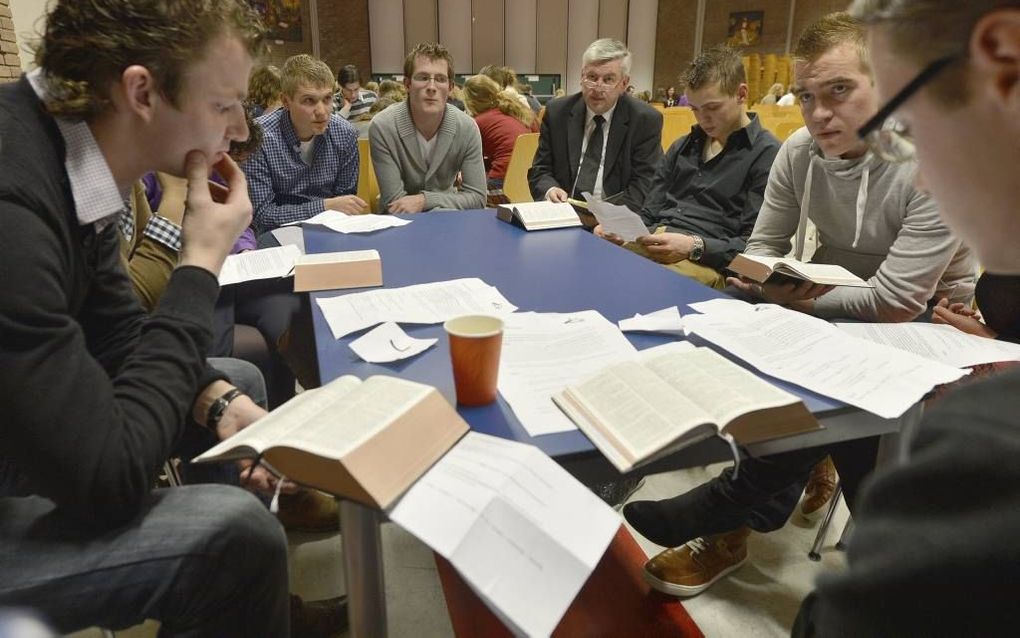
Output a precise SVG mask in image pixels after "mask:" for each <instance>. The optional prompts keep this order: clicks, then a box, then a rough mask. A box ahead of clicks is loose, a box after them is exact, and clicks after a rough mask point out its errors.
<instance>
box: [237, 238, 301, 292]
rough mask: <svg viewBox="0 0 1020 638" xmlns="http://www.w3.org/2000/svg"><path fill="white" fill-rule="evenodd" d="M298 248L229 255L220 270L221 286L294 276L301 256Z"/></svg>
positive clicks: (268, 249)
mask: <svg viewBox="0 0 1020 638" xmlns="http://www.w3.org/2000/svg"><path fill="white" fill-rule="evenodd" d="M301 254H302V253H301V249H300V248H298V247H297V246H293V245H288V246H278V247H276V248H261V249H259V250H248V251H245V252H243V253H239V254H237V255H227V258H226V259H225V260H224V261H223V268H220V277H219V280H220V285H221V286H229V285H231V284H239V283H241V282H243V281H255V280H256V279H282V278H283V277H288V276H290V275H292V274H294V261H295V260H296V259H297V258H298V257H300V256H301Z"/></svg>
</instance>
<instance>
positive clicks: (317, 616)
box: [290, 594, 347, 638]
mask: <svg viewBox="0 0 1020 638" xmlns="http://www.w3.org/2000/svg"><path fill="white" fill-rule="evenodd" d="M346 629H347V596H338V597H337V598H328V599H326V600H313V601H308V602H306V601H304V600H301V597H300V596H295V595H294V594H291V595H290V635H291V638H327V637H328V636H335V635H336V634H339V633H341V632H343V631H345V630H346Z"/></svg>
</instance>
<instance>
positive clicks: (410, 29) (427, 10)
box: [404, 0, 439, 56]
mask: <svg viewBox="0 0 1020 638" xmlns="http://www.w3.org/2000/svg"><path fill="white" fill-rule="evenodd" d="M438 10H439V7H438V6H437V4H436V0H404V55H405V56H406V55H407V53H408V52H410V51H411V49H413V48H414V46H415V45H416V44H418V43H419V42H436V41H437V40H439V20H438V16H437V11H438Z"/></svg>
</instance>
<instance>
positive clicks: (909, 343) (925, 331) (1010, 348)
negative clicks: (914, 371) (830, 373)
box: [836, 321, 1020, 368]
mask: <svg viewBox="0 0 1020 638" xmlns="http://www.w3.org/2000/svg"><path fill="white" fill-rule="evenodd" d="M836 326H837V327H839V328H840V329H841V330H842V331H843V332H845V333H847V334H849V335H853V336H855V337H857V338H859V339H867V340H868V341H873V342H875V343H881V344H883V345H887V346H892V347H893V348H899V349H900V350H906V351H907V352H912V353H914V354H916V355H918V356H921V357H924V358H926V359H931V360H933V361H939V362H941V363H945V364H948V365H951V366H955V367H958V368H968V367H970V366H975V365H978V364H981V363H992V362H995V361H1017V360H1020V344H1016V343H1010V342H1008V341H997V340H995V339H987V338H985V337H979V336H977V335H972V334H968V333H966V332H963V331H961V330H957V329H956V328H954V327H952V326H946V325H939V324H934V323H923V322H917V321H915V322H910V323H837V324H836Z"/></svg>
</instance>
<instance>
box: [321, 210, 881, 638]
mask: <svg viewBox="0 0 1020 638" xmlns="http://www.w3.org/2000/svg"><path fill="white" fill-rule="evenodd" d="M404 217H405V218H407V219H412V220H413V223H411V224H410V225H407V226H404V227H402V228H396V229H387V230H383V231H379V232H375V233H370V234H360V235H359V234H354V235H343V234H339V233H335V232H332V231H330V230H327V229H323V228H317V227H314V226H308V227H305V229H304V237H305V248H306V250H307V252H309V253H318V252H332V251H341V250H362V249H369V248H374V249H376V250H378V251H379V253H380V255H381V257H382V266H383V281H384V283H385V285H386V286H388V287H399V286H407V285H411V284H417V283H424V282H431V281H443V280H448V279H457V278H461V277H478V278H480V279H482V280H484V281H485V282H487V283H489V284H491V285H494V286H496V287H497V288H498V289H499V290H500V292H502V293H503V295H504V296H505V297H506V298H507V299H508V300H510V302H512V303H513V304H515V305H516V306H518V307H519V308H520V309H521V310H522V311H526V310H534V311H540V312H573V311H579V310H588V309H594V310H598V311H599V312H601V313H602V314H603V315H604V316H605V317H606V318H607V319H609V320H610V321H613V322H616V321H618V320H620V319H623V318H626V317H631V316H633V315H634V313H637V312H640V313H648V312H651V311H653V310H659V309H661V308H664V307H667V306H671V305H677V306H679V307H680V312H681V314H683V313H686V312H690V309H689V308H688V307H687V304H690V303H694V302H698V301H705V300H708V299H713V298H717V297H721V296H723V295H722V294H721V293H719V292H716V291H714V290H712V289H710V288H707V287H705V286H703V285H701V284H698V283H696V282H694V281H693V280H690V279H687V278H685V277H682V276H680V275H677V274H676V273H673V272H672V271H669V270H667V269H665V268H663V267H661V266H659V265H658V264H655V263H653V262H651V261H649V260H648V259H645V258H644V257H640V256H638V255H636V254H633V253H631V252H630V251H628V250H625V249H623V248H620V247H618V246H614V245H612V244H611V243H609V242H607V241H604V240H602V239H599V238H597V237H594V236H593V235H591V234H589V233H587V232H585V231H583V230H581V229H579V228H565V229H559V230H548V231H539V232H530V233H529V232H526V231H524V230H521V229H519V228H517V227H515V226H511V225H509V224H505V223H503V222H500V221H499V220H497V219H496V217H495V212H494V211H491V210H485V211H464V212H431V213H427V214H419V215H407V216H404ZM351 292H357V291H343V292H339V291H330V292H320V293H314V294H313V295H312V297H313V300H314V299H317V298H323V297H332V296H336V295H338V294H350V293H351ZM312 307H313V310H312V316H313V321H314V327H315V339H316V347H317V353H318V360H319V371H320V376H321V379H322V381H323V383H325V382H327V381H330V380H332V379H335V378H336V377H338V376H340V375H343V374H354V375H356V376H358V377H360V378H365V377H368V376H371V375H375V374H386V375H396V376H400V377H403V378H407V379H411V380H415V381H420V382H423V383H427V384H429V385H432V386H435V387H437V388H438V389H439V390H440V392H442V394H443V395H444V396H445V397H446V398H447V399H448V400H449V401H450V402H451V403H455V395H454V387H453V376H452V371H451V366H450V360H449V350H448V343H447V340H446V338H445V334H444V332H443V328H442V326H439V325H436V326H408V325H404V326H402V327H403V328H404V329H405V330H406V331H407V332H408V334H410V335H411V336H414V337H438V338H439V343H438V344H437V345H436V346H435V347H433V348H431V349H430V350H428V351H426V352H425V353H423V354H421V355H419V356H417V357H413V358H411V359H409V360H406V361H402V362H398V363H394V364H381V365H380V364H371V363H365V362H363V361H361V360H360V359H359V358H358V357H357V355H355V354H354V353H353V351H351V349H350V348H349V347H348V345H347V344H348V343H350V341H351V340H353V339H355V338H357V337H358V336H360V335H361V334H362V333H361V332H359V333H355V334H354V335H348V336H347V337H344V338H342V339H339V340H336V339H334V338H333V335H332V333H331V332H330V330H329V326H328V325H327V324H326V321H325V319H324V317H323V315H322V312H321V311H320V310H319V308H318V305H317V304H315V303H312ZM627 338H628V339H630V341H631V343H633V344H634V346H635V347H636V348H638V349H644V348H648V347H651V346H655V345H659V344H662V343H665V342H667V341H669V340H670V339H671V338H670V337H665V336H657V335H651V334H635V333H627ZM724 354H726V353H724ZM773 381H774V382H776V383H777V384H778V385H780V386H781V387H783V388H785V389H786V390H788V391H790V392H792V393H794V394H796V395H797V396H799V397H801V398H802V399H803V400H804V403H805V405H807V407H808V409H810V410H811V411H812V412H813V413H814V414H815V415H816V416H817V417H818V419H819V421H820V422H821V423H822V424H823V425H824V426H825V427H824V429H822V430H818V431H815V432H811V433H807V434H801V435H796V436H791V437H785V438H782V439H775V440H773V441H766V442H763V443H760V444H757V445H754V446H751V447H750V448H749V449H748V451H749V452H750V453H751V454H754V455H765V454H773V453H778V452H784V451H788V450H792V449H797V448H805V447H812V446H817V445H822V444H826V443H832V442H835V441H839V440H846V439H852V438H861V437H865V436H871V435H875V434H884V433H888V432H893V431H896V430H898V428H899V421H898V420H896V419H890V420H885V419H880V418H878V417H876V416H874V415H870V414H867V413H864V412H862V411H860V410H857V409H852V408H848V407H846V406H844V405H843V404H841V403H839V402H836V401H833V400H831V399H827V398H825V397H821V396H818V395H816V394H813V393H811V392H808V391H806V390H803V389H801V388H798V387H796V386H791V385H789V384H786V383H783V382H780V381H776V380H775V379H773ZM458 412H459V413H460V414H461V416H462V417H464V419H465V420H466V421H467V422H468V424H469V425H470V426H471V428H472V429H474V430H476V431H479V432H484V433H487V434H492V435H495V436H500V437H504V438H509V439H514V440H517V441H522V442H525V443H530V444H532V445H535V446H537V447H539V448H540V449H541V450H543V451H544V452H546V453H547V454H548V455H549V456H550V457H553V458H555V459H556V460H557V461H558V462H560V463H561V464H562V465H563V466H564V467H565V468H566V469H567V470H568V471H570V472H571V473H572V474H574V475H575V476H576V477H577V478H578V479H579V480H581V481H582V482H585V483H588V484H592V483H596V482H603V481H606V480H610V479H612V478H614V477H618V476H619V474H618V473H617V471H616V470H615V468H613V466H612V465H611V464H610V463H609V462H608V461H607V460H606V459H605V458H604V457H603V456H602V455H601V453H599V452H598V450H596V449H595V448H594V446H593V445H592V444H591V442H590V441H589V440H588V439H587V437H585V436H584V435H583V434H582V433H581V432H580V431H573V432H566V433H561V434H550V435H544V436H539V437H531V436H529V435H528V433H527V432H526V431H525V430H524V428H523V427H522V426H521V424H520V423H519V422H518V420H517V418H516V417H515V416H514V414H513V411H512V410H511V409H510V407H509V406H508V405H507V404H506V402H504V401H503V399H502V398H500V399H498V400H497V401H496V402H495V403H494V404H492V405H489V406H484V407H479V408H465V407H460V406H458ZM727 458H730V451H729V448H728V447H727V446H726V444H725V443H723V442H722V441H721V440H720V439H716V438H713V439H710V440H707V441H703V442H701V443H699V444H697V445H694V446H691V447H689V448H687V449H685V450H681V451H680V452H677V453H675V454H673V455H670V456H669V457H668V458H666V459H662V460H660V461H658V462H656V463H652V464H649V465H646V466H643V467H641V468H638V469H637V470H635V472H636V473H638V474H651V473H656V472H662V471H666V470H670V469H675V468H679V467H690V466H693V465H703V464H707V463H711V462H716V461H722V460H726V459H727ZM341 515H342V517H343V521H344V522H343V532H344V554H345V561H346V567H347V572H346V573H347V578H348V596H349V600H350V612H351V629H352V634H353V635H365V636H370V635H371V636H375V635H383V634H385V606H384V600H385V598H384V589H383V582H382V576H381V549H380V546H379V538H378V536H379V532H378V524H379V522H380V521H381V520H382V519H381V516H380V515H379V513H377V512H372V511H371V510H368V509H367V508H363V507H361V506H359V505H357V504H354V503H350V502H347V501H343V502H341Z"/></svg>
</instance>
